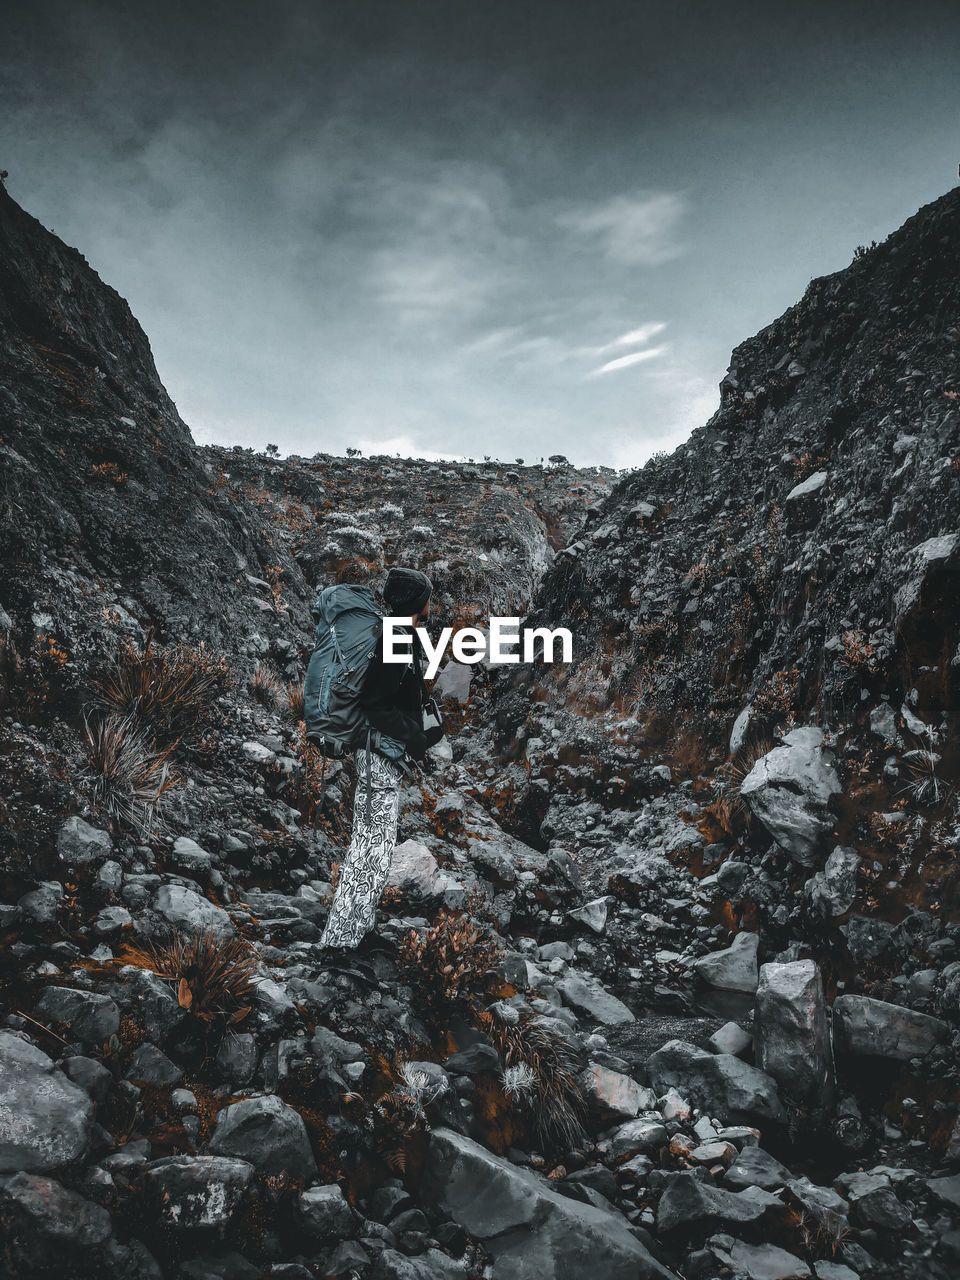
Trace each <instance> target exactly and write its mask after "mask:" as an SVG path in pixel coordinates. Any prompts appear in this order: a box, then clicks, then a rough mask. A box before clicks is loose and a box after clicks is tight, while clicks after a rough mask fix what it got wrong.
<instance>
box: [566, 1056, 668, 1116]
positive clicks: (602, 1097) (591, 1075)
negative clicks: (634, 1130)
mask: <svg viewBox="0 0 960 1280" xmlns="http://www.w3.org/2000/svg"><path fill="white" fill-rule="evenodd" d="M580 1080H581V1083H582V1084H583V1091H584V1093H585V1094H586V1096H587V1097H588V1098H589V1099H590V1101H591V1102H592V1103H593V1105H594V1106H595V1107H597V1108H599V1110H600V1111H602V1112H604V1113H605V1114H607V1115H610V1116H612V1118H613V1119H616V1120H632V1119H633V1118H634V1116H637V1115H639V1114H640V1112H641V1111H650V1110H652V1109H653V1107H654V1106H655V1105H656V1096H655V1095H654V1092H653V1090H652V1089H647V1088H645V1087H644V1086H643V1085H639V1084H637V1082H636V1080H633V1079H632V1078H631V1077H630V1076H626V1075H623V1074H622V1073H621V1072H619V1071H611V1070H610V1068H609V1067H604V1066H601V1065H600V1063H598V1062H591V1063H590V1064H589V1066H588V1067H587V1069H586V1070H585V1071H583V1072H581V1075H580Z"/></svg>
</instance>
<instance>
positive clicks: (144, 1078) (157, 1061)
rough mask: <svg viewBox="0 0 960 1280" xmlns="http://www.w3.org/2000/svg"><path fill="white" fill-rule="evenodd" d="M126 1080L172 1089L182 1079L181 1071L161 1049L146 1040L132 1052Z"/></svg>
mask: <svg viewBox="0 0 960 1280" xmlns="http://www.w3.org/2000/svg"><path fill="white" fill-rule="evenodd" d="M127 1079H128V1080H137V1081H139V1082H140V1083H141V1084H149V1085H161V1086H162V1085H167V1086H170V1087H172V1086H173V1085H175V1084H179V1083H180V1081H181V1080H182V1079H183V1069H182V1068H181V1067H178V1066H177V1064H176V1063H175V1062H171V1061H170V1059H169V1058H168V1057H167V1055H166V1054H165V1053H164V1052H163V1050H162V1049H158V1048H157V1046H156V1045H155V1044H151V1043H150V1042H149V1040H148V1041H147V1042H146V1043H145V1044H142V1045H140V1046H139V1047H138V1048H137V1049H135V1050H134V1051H133V1056H132V1057H131V1059H130V1065H129V1067H128V1069H127Z"/></svg>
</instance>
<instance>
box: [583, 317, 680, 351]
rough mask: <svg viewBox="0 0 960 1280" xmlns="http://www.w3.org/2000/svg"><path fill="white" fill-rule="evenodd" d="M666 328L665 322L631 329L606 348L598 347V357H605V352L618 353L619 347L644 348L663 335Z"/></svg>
mask: <svg viewBox="0 0 960 1280" xmlns="http://www.w3.org/2000/svg"><path fill="white" fill-rule="evenodd" d="M666 327H667V326H666V323H665V322H664V321H656V322H654V323H653V324H642V325H641V326H640V328H639V329H631V330H630V332H629V333H622V334H621V335H620V337H619V338H614V340H613V341H612V342H607V343H605V344H604V346H602V347H598V348H597V355H598V356H599V355H603V354H604V352H605V351H616V350H617V349H618V348H619V347H642V346H644V345H645V344H646V343H648V342H649V341H650V339H651V338H655V337H656V336H657V334H658V333H663V331H664V329H665V328H666Z"/></svg>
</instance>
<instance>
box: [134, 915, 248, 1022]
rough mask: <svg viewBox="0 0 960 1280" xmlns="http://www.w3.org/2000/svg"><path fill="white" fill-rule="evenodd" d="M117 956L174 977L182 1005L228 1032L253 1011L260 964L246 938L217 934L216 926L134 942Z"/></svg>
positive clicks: (165, 976) (163, 975)
mask: <svg viewBox="0 0 960 1280" xmlns="http://www.w3.org/2000/svg"><path fill="white" fill-rule="evenodd" d="M117 958H118V961H119V963H120V964H130V965H135V966H136V967H137V968H138V969H149V970H150V971H151V972H153V973H155V974H156V975H157V976H158V977H160V978H166V979H168V980H169V981H170V982H171V983H172V984H173V985H174V986H175V988H176V992H177V1000H178V1003H179V1004H180V1007H181V1009H185V1010H186V1011H187V1013H189V1014H190V1016H191V1018H195V1019H197V1021H198V1022H200V1023H203V1024H205V1025H206V1026H208V1027H213V1026H216V1027H217V1028H218V1029H220V1030H226V1028H227V1027H230V1026H235V1025H236V1024H237V1023H240V1022H242V1021H243V1020H244V1018H246V1017H247V1015H248V1014H249V1013H250V1009H251V1001H252V1000H253V996H254V983H253V979H254V975H255V974H256V968H257V962H256V958H255V956H254V954H253V952H252V950H251V949H250V944H249V943H248V942H246V941H245V940H244V939H243V938H217V937H215V936H214V933H213V930H212V929H208V930H207V931H206V932H203V933H200V932H186V931H185V932H180V931H174V932H171V933H169V934H168V935H167V936H165V937H164V938H162V939H160V940H158V941H154V942H145V943H131V944H128V945H127V946H125V947H124V948H123V949H122V950H121V952H120V954H119V956H118V957H117Z"/></svg>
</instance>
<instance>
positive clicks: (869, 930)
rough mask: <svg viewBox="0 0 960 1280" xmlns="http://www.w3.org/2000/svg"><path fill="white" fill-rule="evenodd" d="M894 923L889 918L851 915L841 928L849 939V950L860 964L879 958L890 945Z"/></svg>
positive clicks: (854, 959)
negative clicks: (881, 918) (879, 918)
mask: <svg viewBox="0 0 960 1280" xmlns="http://www.w3.org/2000/svg"><path fill="white" fill-rule="evenodd" d="M894 927H895V926H894V925H892V924H890V923H889V921H887V920H871V918H870V917H869V916H851V917H850V919H849V920H848V921H847V923H846V924H845V925H841V926H840V930H841V932H842V933H843V935H844V937H845V938H846V940H847V950H848V951H849V952H850V956H851V958H852V959H853V961H854V963H855V964H857V965H858V966H862V965H865V964H867V963H868V962H869V961H870V960H879V958H880V957H881V956H882V955H883V953H884V952H885V951H886V950H887V948H888V947H889V946H890V942H891V939H892V937H893V931H894Z"/></svg>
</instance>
